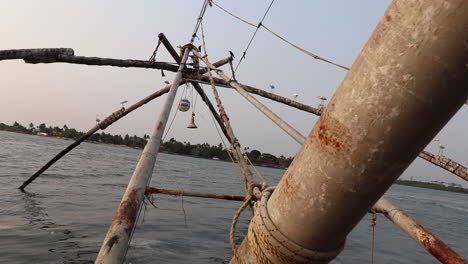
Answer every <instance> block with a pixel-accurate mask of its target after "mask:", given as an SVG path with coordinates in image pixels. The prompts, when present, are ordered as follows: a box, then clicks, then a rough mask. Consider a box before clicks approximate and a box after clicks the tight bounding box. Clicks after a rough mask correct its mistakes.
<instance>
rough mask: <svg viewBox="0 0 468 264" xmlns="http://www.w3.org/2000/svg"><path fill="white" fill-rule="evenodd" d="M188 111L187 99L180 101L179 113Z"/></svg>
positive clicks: (188, 103) (188, 102)
mask: <svg viewBox="0 0 468 264" xmlns="http://www.w3.org/2000/svg"><path fill="white" fill-rule="evenodd" d="M189 109H190V101H189V100H187V99H182V100H180V102H179V111H181V112H187V111H188V110H189Z"/></svg>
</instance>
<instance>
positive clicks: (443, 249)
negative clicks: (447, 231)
mask: <svg viewBox="0 0 468 264" xmlns="http://www.w3.org/2000/svg"><path fill="white" fill-rule="evenodd" d="M372 211H373V212H375V213H382V214H384V215H385V217H387V218H388V219H390V221H392V222H393V223H394V224H396V225H397V226H398V227H400V228H401V229H402V230H403V231H405V232H406V233H407V234H408V235H409V236H410V237H411V238H413V239H414V240H415V241H417V242H418V243H419V244H420V245H421V246H423V247H424V248H425V249H426V250H427V251H428V252H429V253H430V254H431V255H432V256H434V257H435V258H437V259H438V260H439V261H440V262H441V263H453V264H464V263H467V262H466V261H465V260H463V257H462V256H460V255H458V254H457V253H456V252H455V251H453V250H452V249H451V248H449V247H448V246H447V245H446V244H445V243H444V242H443V241H442V240H440V239H438V238H437V237H436V236H434V235H433V234H432V233H431V232H429V231H428V230H427V229H425V228H424V227H423V226H422V225H420V224H418V223H417V222H416V221H415V220H414V219H413V218H412V217H410V216H408V215H407V214H405V213H404V212H403V211H402V210H400V209H399V208H397V207H395V206H394V205H393V204H391V203H390V202H389V201H387V200H386V199H385V198H383V197H382V198H380V199H379V200H378V201H377V203H376V204H375V205H374V206H373V207H372Z"/></svg>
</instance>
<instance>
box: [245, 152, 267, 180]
mask: <svg viewBox="0 0 468 264" xmlns="http://www.w3.org/2000/svg"><path fill="white" fill-rule="evenodd" d="M244 157H245V158H246V159H247V161H248V162H249V163H250V165H251V166H252V168H253V169H254V171H255V174H256V175H257V176H258V177H259V178H260V179H261V180H262V184H264V185H266V182H267V181H266V180H265V178H264V177H263V176H262V174H261V173H260V171H258V170H257V168H256V167H255V165H253V163H252V161H251V160H250V159H249V156H247V154H245V153H244Z"/></svg>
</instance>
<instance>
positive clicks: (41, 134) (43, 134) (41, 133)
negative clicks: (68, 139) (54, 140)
mask: <svg viewBox="0 0 468 264" xmlns="http://www.w3.org/2000/svg"><path fill="white" fill-rule="evenodd" d="M37 135H38V136H47V133H44V132H39V133H37Z"/></svg>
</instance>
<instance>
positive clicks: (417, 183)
mask: <svg viewBox="0 0 468 264" xmlns="http://www.w3.org/2000/svg"><path fill="white" fill-rule="evenodd" d="M394 184H398V185H406V186H412V187H419V188H426V189H433V190H440V191H447V192H457V193H468V189H465V188H463V187H455V186H445V185H442V184H437V183H432V182H420V181H411V180H397V181H395V183H394Z"/></svg>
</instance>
